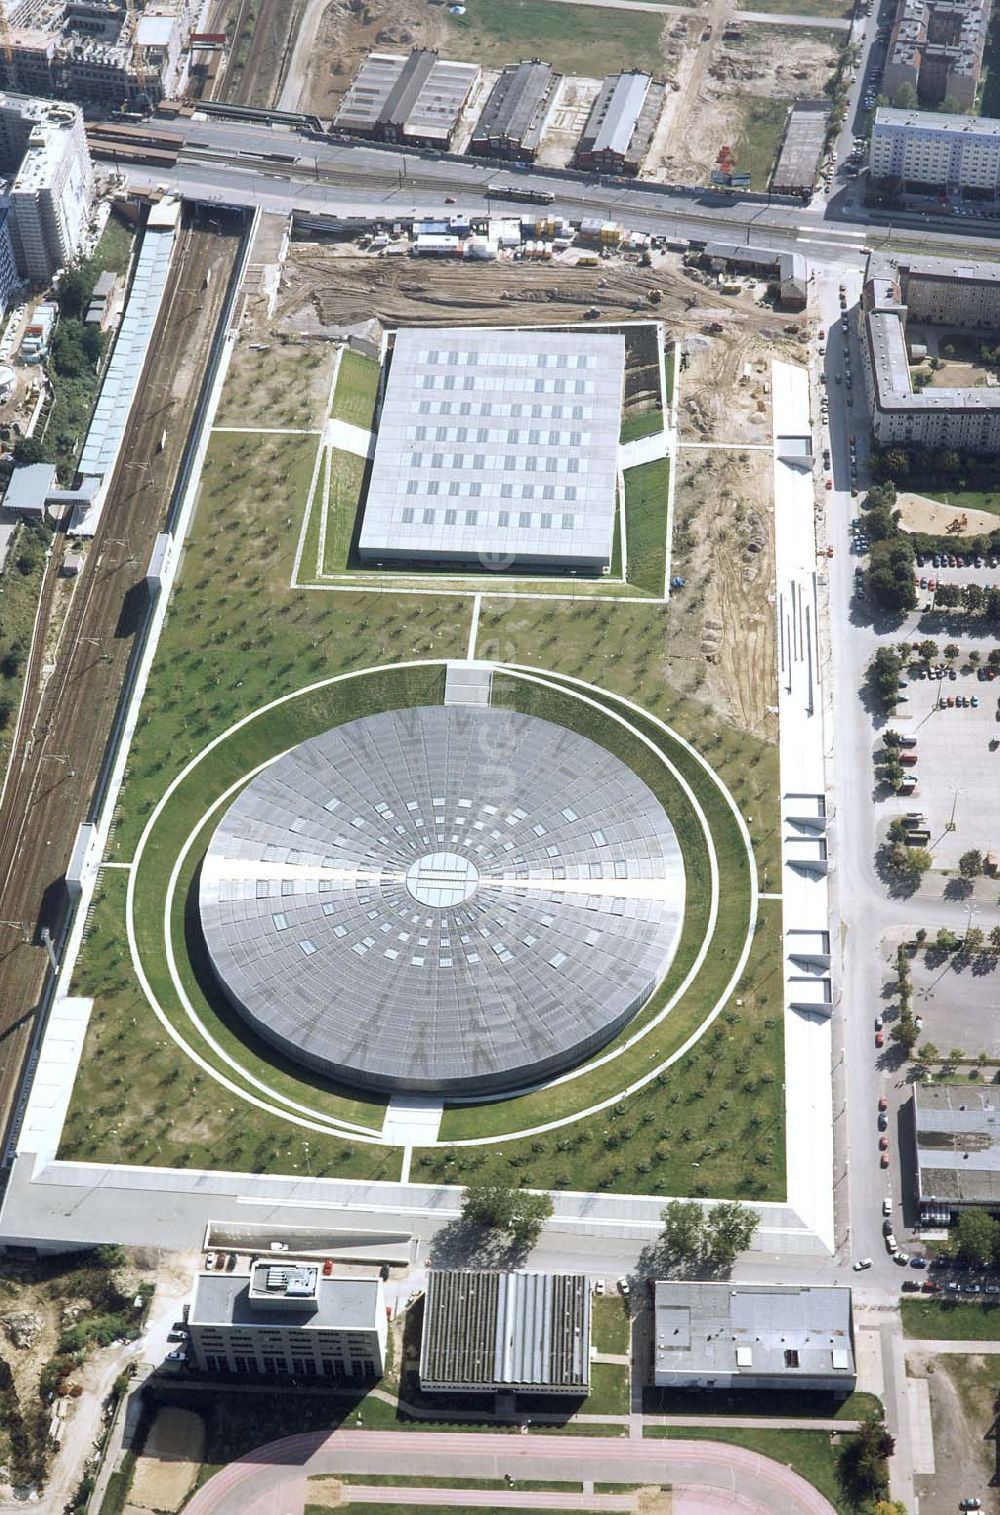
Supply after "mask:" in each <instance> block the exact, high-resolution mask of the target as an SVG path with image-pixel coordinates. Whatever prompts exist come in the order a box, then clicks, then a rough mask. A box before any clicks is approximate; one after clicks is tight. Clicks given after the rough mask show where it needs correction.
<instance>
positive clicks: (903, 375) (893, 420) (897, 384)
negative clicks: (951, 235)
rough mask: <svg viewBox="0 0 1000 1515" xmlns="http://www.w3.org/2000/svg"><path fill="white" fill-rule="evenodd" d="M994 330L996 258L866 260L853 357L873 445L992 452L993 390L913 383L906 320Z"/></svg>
mask: <svg viewBox="0 0 1000 1515" xmlns="http://www.w3.org/2000/svg"><path fill="white" fill-rule="evenodd" d="M910 317H912V318H913V319H914V320H919V321H923V322H926V323H927V324H929V325H943V326H949V327H960V328H965V329H970V328H972V329H975V328H984V329H988V330H995V329H996V327H997V325H998V322H1000V265H997V264H995V263H964V264H962V263H956V262H955V261H954V260H952V259H950V258H909V259H906V260H900V261H895V260H893V259H892V258H890V257H888V256H887V255H885V254H882V253H873V254H872V256H871V257H870V258H869V260H868V268H867V270H866V277H865V284H864V288H863V290H862V297H861V316H860V319H861V332H860V337H861V359H862V368H863V370H864V376H865V388H866V393H867V399H868V411H869V417H870V420H871V428H872V435H873V437H874V438H875V440H876V442H878V443H879V444H880V445H881V446H886V445H887V444H889V443H892V442H898V443H902V444H903V445H904V446H905V445H907V444H913V445H914V446H918V447H930V448H941V447H948V448H954V449H956V450H957V451H964V452H977V453H990V452H996V451H1000V389H998V388H993V387H988V386H981V387H976V388H969V389H956V388H936V387H933V386H931V385H928V386H927V387H926V388H925V389H922V390H919V391H917V390H914V388H913V385H912V383H911V381H910V365H909V357H908V354H907V348H906V323H907V320H908V319H909V318H910Z"/></svg>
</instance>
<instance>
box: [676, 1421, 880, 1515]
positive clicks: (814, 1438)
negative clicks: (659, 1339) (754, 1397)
mask: <svg viewBox="0 0 1000 1515" xmlns="http://www.w3.org/2000/svg"><path fill="white" fill-rule="evenodd" d="M646 1435H647V1436H653V1437H662V1438H663V1439H665V1440H668V1441H686V1440H691V1439H692V1438H693V1437H696V1438H697V1440H698V1441H724V1442H728V1443H729V1445H730V1446H737V1447H746V1448H748V1450H749V1451H751V1452H759V1453H760V1455H761V1456H762V1457H770V1458H771V1459H772V1461H773V1462H780V1463H784V1464H785V1466H786V1467H789V1468H792V1469H793V1470H794V1471H795V1472H796V1473H798V1474H799V1476H800V1478H804V1479H805V1480H806V1481H807V1482H808V1483H811V1484H812V1485H813V1487H814V1488H816V1489H818V1490H819V1492H820V1493H821V1494H822V1495H823V1496H824V1498H826V1499H828V1500H829V1501H830V1503H831V1504H832V1505H833V1507H834V1509H835V1510H837V1511H838V1512H839V1515H855V1511H856V1506H855V1505H854V1503H853V1501H850V1500H848V1499H847V1498H846V1497H845V1495H844V1491H843V1489H842V1487H841V1482H840V1477H839V1474H838V1471H837V1464H838V1460H839V1456H840V1451H841V1449H842V1448H843V1446H844V1445H845V1444H846V1443H847V1442H848V1441H849V1440H850V1436H849V1435H848V1436H843V1437H841V1439H840V1444H839V1446H838V1445H836V1444H834V1443H833V1442H832V1441H831V1439H830V1435H829V1433H828V1432H826V1431H777V1430H775V1431H751V1430H743V1429H737V1428H733V1429H730V1428H729V1427H723V1426H705V1427H704V1428H703V1427H701V1426H699V1427H698V1430H697V1432H692V1431H690V1430H689V1429H688V1428H687V1427H686V1426H652V1427H650V1426H647V1427H646Z"/></svg>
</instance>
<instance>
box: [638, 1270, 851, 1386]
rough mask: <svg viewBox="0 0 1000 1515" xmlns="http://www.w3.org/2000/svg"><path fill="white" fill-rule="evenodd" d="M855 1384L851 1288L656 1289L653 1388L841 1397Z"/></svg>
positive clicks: (658, 1286)
mask: <svg viewBox="0 0 1000 1515" xmlns="http://www.w3.org/2000/svg"><path fill="white" fill-rule="evenodd" d="M855 1377H856V1370H855V1362H854V1328H853V1320H852V1312H851V1291H850V1289H845V1288H840V1287H830V1286H828V1285H820V1286H816V1287H813V1286H806V1285H803V1286H799V1285H794V1284H790V1285H785V1284H733V1283H675V1282H673V1281H667V1282H664V1281H662V1280H661V1281H658V1282H657V1283H656V1286H655V1290H654V1332H653V1383H654V1384H655V1385H656V1387H658V1388H670V1389H732V1388H740V1389H798V1390H809V1391H819V1392H831V1391H832V1392H835V1393H842V1394H844V1395H847V1394H850V1393H852V1392H853V1390H854V1384H855Z"/></svg>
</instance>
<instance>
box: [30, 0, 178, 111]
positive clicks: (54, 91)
mask: <svg viewBox="0 0 1000 1515" xmlns="http://www.w3.org/2000/svg"><path fill="white" fill-rule="evenodd" d="M199 3H200V0H153V3H152V4H150V5H147V6H146V7H145V8H144V10H143V11H142V13H141V15H139V16H138V17H137V18H136V17H134V16H133V15H132V14H130V12H129V10H128V9H127V8H126V7H125V6H124V5H118V4H115V3H99V0H18V3H17V4H15V5H12V6H10V7H8V10H7V18H6V19H7V33H6V39H5V46H4V47H3V48H2V49H0V86H2V87H3V88H5V89H10V90H18V91H23V92H24V93H26V94H33V95H48V96H55V97H58V98H63V99H67V100H73V101H75V102H77V103H78V104H81V105H89V104H97V105H101V106H104V107H109V106H110V107H113V108H115V107H117V108H121V107H123V106H126V107H130V108H133V109H134V108H137V107H140V106H143V105H146V106H153V105H156V104H158V103H159V101H160V100H162V99H165V98H167V97H169V96H171V95H176V94H180V93H181V92H182V90H183V87H184V82H185V79H186V76H187V65H188V61H189V57H190V45H189V40H188V39H189V37H190V34H191V32H192V30H197V26H198V15H199Z"/></svg>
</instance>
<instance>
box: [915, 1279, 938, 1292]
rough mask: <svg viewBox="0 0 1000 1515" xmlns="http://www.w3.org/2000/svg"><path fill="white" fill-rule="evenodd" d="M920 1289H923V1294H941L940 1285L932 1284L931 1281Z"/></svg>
mask: <svg viewBox="0 0 1000 1515" xmlns="http://www.w3.org/2000/svg"><path fill="white" fill-rule="evenodd" d="M920 1289H921V1293H923V1294H940V1293H941V1285H940V1284H936V1283H932V1282H931V1280H930V1279H928V1280H927V1282H926V1283H925V1284H921V1285H920Z"/></svg>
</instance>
